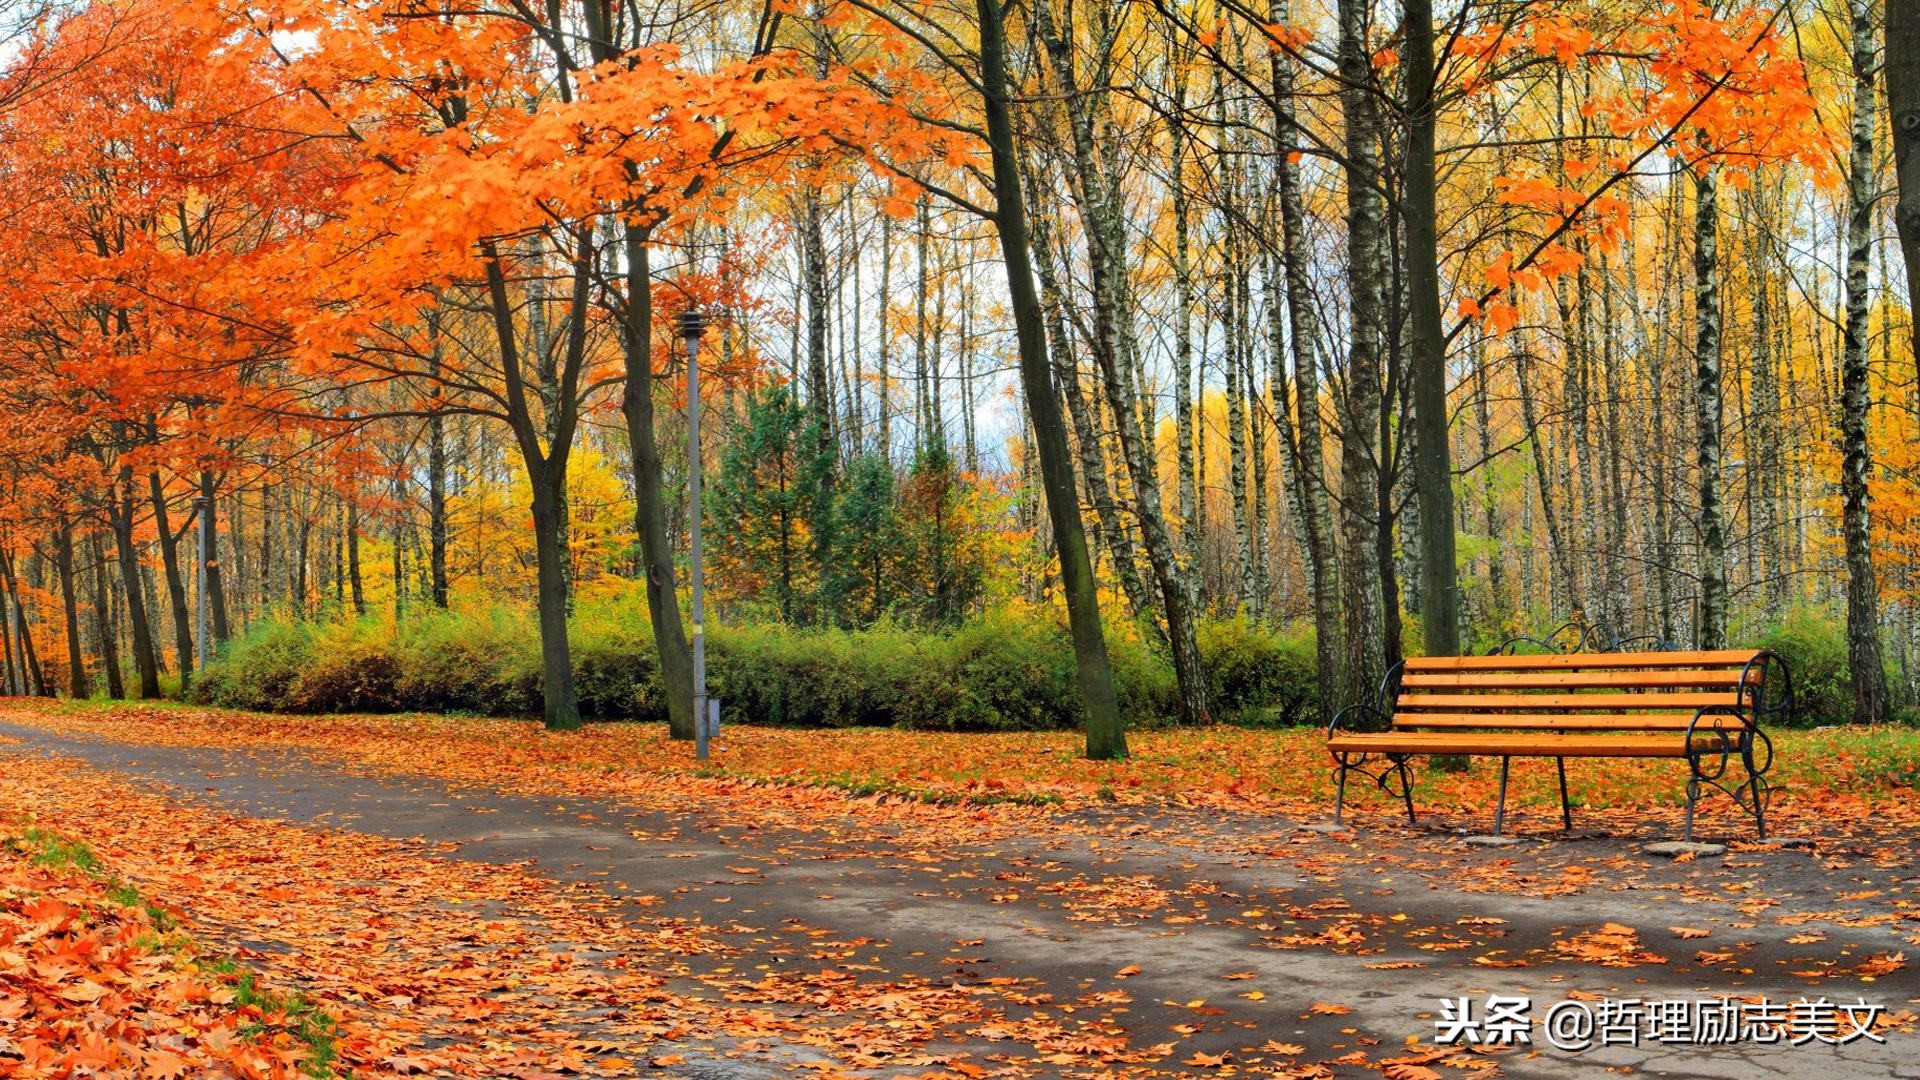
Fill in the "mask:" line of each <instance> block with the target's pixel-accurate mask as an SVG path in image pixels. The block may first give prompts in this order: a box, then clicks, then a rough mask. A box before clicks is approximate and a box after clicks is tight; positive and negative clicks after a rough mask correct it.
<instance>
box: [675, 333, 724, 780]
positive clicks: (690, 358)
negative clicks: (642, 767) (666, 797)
mask: <svg viewBox="0 0 1920 1080" xmlns="http://www.w3.org/2000/svg"><path fill="white" fill-rule="evenodd" d="M706 332H707V317H706V315H705V314H704V313H703V312H701V311H700V309H699V308H691V307H690V308H688V309H687V310H685V311H683V312H681V313H680V340H682V341H684V342H685V343H686V346H687V501H688V503H689V509H690V511H691V513H692V515H693V524H692V528H691V530H690V533H689V536H690V539H691V543H690V544H689V545H688V547H689V556H690V558H689V562H690V563H691V574H692V577H693V757H694V760H696V761H705V760H707V749H708V747H707V744H708V742H709V741H710V740H711V738H712V736H713V734H714V733H715V732H716V731H718V730H719V727H720V722H719V721H720V716H719V713H720V703H719V702H717V701H716V702H713V703H711V705H709V703H708V701H707V600H706V581H705V580H704V573H703V571H702V567H701V562H700V555H701V553H700V338H701V335H703V334H705V333H706ZM709 709H711V714H710V713H709Z"/></svg>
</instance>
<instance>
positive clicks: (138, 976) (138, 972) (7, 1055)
mask: <svg viewBox="0 0 1920 1080" xmlns="http://www.w3.org/2000/svg"><path fill="white" fill-rule="evenodd" d="M75 852H78V853H79V854H80V855H81V857H82V858H85V859H87V860H89V864H90V860H91V855H90V853H89V852H88V851H87V849H85V848H81V847H75V846H73V842H72V841H70V840H67V839H66V838H63V837H59V836H57V835H55V834H51V833H47V832H45V831H44V830H41V829H38V828H33V827H28V828H22V827H20V826H19V825H18V824H17V823H16V822H0V1076H18V1077H22V1078H25V1077H65V1076H100V1077H109V1076H140V1077H147V1078H151V1080H175V1078H178V1077H216V1078H217V1077H228V1078H231V1077H248V1078H254V1077H287V1076H294V1075H299V1074H302V1073H305V1074H308V1075H313V1074H317V1073H318V1072H319V1071H321V1070H322V1069H324V1068H325V1067H326V1065H327V1055H328V1052H330V1049H331V1048H330V1047H327V1048H326V1050H323V1051H320V1052H316V1045H315V1042H314V1041H309V1040H304V1039H301V1038H298V1037H296V1034H295V1031H296V1029H297V1028H299V1026H300V1021H299V1020H297V1019H296V1017H301V1018H306V1019H305V1023H307V1024H311V1025H314V1028H313V1030H315V1031H316V1032H317V1034H318V1039H319V1041H320V1042H321V1043H322V1044H324V1042H325V1040H326V1037H327V1032H326V1024H325V1021H324V1020H322V1019H320V1018H318V1017H311V1018H307V1017H310V1014H311V1010H310V1009H307V1008H305V1007H304V1002H302V1001H301V1000H300V999H298V998H294V997H290V996H288V995H284V994H279V993H275V992H273V991H271V990H268V989H265V988H263V987H261V986H260V985H259V984H258V982H257V977H255V976H253V975H252V974H251V973H249V972H246V971H244V970H242V969H241V968H239V967H238V966H236V965H234V964H232V963H231V962H229V961H226V960H225V959H224V958H219V957H209V956H207V955H204V954H202V952H201V951H200V950H199V948H198V946H197V944H196V942H195V941H194V940H193V939H192V938H191V937H189V936H188V935H186V934H183V933H181V932H179V931H178V930H177V929H175V926H176V920H175V917H174V916H173V915H172V914H170V913H169V912H168V911H167V910H166V909H165V908H163V907H160V906H157V905H153V904H150V903H148V902H146V901H143V900H142V899H141V898H140V897H139V894H138V892H137V891H136V890H133V889H132V888H130V887H129V886H127V885H125V884H124V883H120V882H116V881H114V880H112V879H111V878H110V877H108V876H106V875H105V874H104V873H102V872H101V871H100V869H99V868H97V867H94V868H92V869H91V870H89V869H86V868H83V867H82V866H79V865H75V863H74V862H73V861H72V859H73V854H74V853H75Z"/></svg>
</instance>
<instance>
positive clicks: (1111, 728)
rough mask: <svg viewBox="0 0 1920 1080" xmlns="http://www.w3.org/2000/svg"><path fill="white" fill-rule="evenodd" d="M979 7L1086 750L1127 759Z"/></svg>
mask: <svg viewBox="0 0 1920 1080" xmlns="http://www.w3.org/2000/svg"><path fill="white" fill-rule="evenodd" d="M976 4H977V8H978V12H979V23H980V80H981V89H982V92H981V98H982V101H983V104H984V107H985V111H986V116H987V145H988V148H989V150H990V151H991V154H992V158H993V186H994V198H995V200H996V205H995V220H994V224H995V226H996V229H997V231H998V232H999V234H1000V253H1001V258H1002V261H1003V262H1004V263H1005V264H1006V272H1007V294H1008V299H1009V301H1010V305H1011V307H1012V309H1013V320H1014V331H1015V335H1016V337H1017V338H1018V340H1019V349H1020V381H1021V385H1022V387H1023V388H1024V390H1025V391H1026V397H1027V409H1028V412H1029V414H1030V416H1031V419H1032V421H1033V431H1034V441H1035V442H1036V443H1037V444H1038V447H1039V454H1040V476H1041V483H1042V485H1043V486H1044V487H1045V489H1046V493H1047V513H1048V516H1049V518H1050V519H1051V522H1052V525H1053V534H1054V543H1055V545H1056V546H1057V547H1058V549H1059V552H1060V580H1061V585H1062V587H1063V590H1064V592H1065V593H1066V600H1067V621H1068V625H1069V628H1070V629H1071V631H1072V635H1073V651H1074V660H1075V670H1076V672H1077V675H1078V681H1079V685H1080V697H1081V703H1082V705H1083V706H1084V707H1085V709H1086V712H1087V756H1088V757H1090V758H1093V759H1095V760H1104V759H1113V758H1123V757H1125V756H1126V755H1127V737H1126V729H1125V727H1124V726H1123V723H1122V720H1121V717H1120V701H1119V698H1118V697H1117V696H1116V695H1115V694H1114V690H1113V673H1112V670H1111V669H1110V668H1109V666H1108V662H1107V646H1106V636H1105V632H1104V630H1103V629H1102V627H1101V625H1100V600H1099V593H1098V592H1097V591H1096V586H1095V584H1094V578H1093V562H1092V560H1091V559H1090V558H1089V557H1088V553H1087V539H1086V533H1085V531H1084V530H1083V529H1082V527H1081V523H1080V506H1079V502H1078V500H1077V499H1076V498H1075V494H1074V483H1073V462H1072V460H1071V459H1070V458H1069V457H1068V450H1067V431H1066V425H1065V423H1063V422H1062V418H1061V416H1060V399H1059V397H1058V396H1057V394H1056V392H1055V390H1054V387H1053V377H1052V372H1051V371H1049V370H1048V366H1047V348H1046V339H1045V329H1044V325H1043V323H1042V313H1041V307H1040V297H1039V294H1038V293H1037V292H1036V290H1035V289H1034V285H1033V272H1032V267H1031V265H1030V264H1029V262H1028V247H1027V218H1026V206H1025V203H1024V202H1023V200H1022V198H1021V191H1020V168H1019V157H1018V151H1017V150H1016V149H1015V147H1014V139H1013V118H1012V116H1011V107H1010V103H1009V100H1008V89H1007V71H1006V63H1007V61H1006V39H1005V36H1004V31H1005V27H1004V24H1003V22H1002V20H1003V19H1004V18H1005V12H1004V10H1003V9H1002V8H1001V7H1000V4H999V0H976Z"/></svg>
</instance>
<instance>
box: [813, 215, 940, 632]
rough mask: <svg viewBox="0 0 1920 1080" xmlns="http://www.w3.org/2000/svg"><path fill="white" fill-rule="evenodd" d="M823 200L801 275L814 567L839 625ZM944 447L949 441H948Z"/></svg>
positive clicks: (825, 606) (829, 613) (827, 614)
mask: <svg viewBox="0 0 1920 1080" xmlns="http://www.w3.org/2000/svg"><path fill="white" fill-rule="evenodd" d="M823 216H824V213H823V211H822V209H821V206H820V194H819V192H818V191H815V190H814V189H813V188H811V187H809V188H808V189H807V193H806V196H805V204H804V213H803V214H802V220H801V231H800V238H801V245H800V252H801V257H800V270H801V277H802V278H803V280H804V281H805V284H806V294H807V405H808V409H809V411H810V412H811V414H812V422H811V424H810V425H809V430H810V437H811V441H812V446H811V450H812V452H813V454H814V455H815V457H814V460H813V461H812V462H811V463H809V465H808V466H806V467H810V468H812V469H815V470H817V475H816V476H815V481H814V482H815V488H814V493H813V507H812V513H811V516H810V520H809V521H808V525H809V527H810V528H811V529H812V531H813V557H814V564H815V565H816V566H818V567H820V571H821V573H820V580H821V593H822V595H821V597H820V599H821V600H822V601H823V603H822V604H821V606H820V610H819V615H820V617H821V618H822V619H823V620H825V621H827V622H829V623H831V622H833V621H834V619H835V617H836V614H835V609H836V607H837V604H836V602H835V599H834V598H833V597H831V596H829V595H827V593H828V591H829V590H830V588H831V587H830V586H829V585H828V582H829V581H830V580H831V578H832V576H833V575H832V574H830V573H828V569H829V568H830V567H832V565H833V548H834V537H833V483H834V472H835V470H836V466H837V462H836V455H835V453H834V445H835V443H834V422H833V413H834V408H833V383H832V380H831V377H830V375H829V374H828V371H827V322H828V320H829V319H830V318H831V312H830V311H829V310H828V297H827V242H826V236H825V233H824V232H823V226H822V221H821V219H822V217H823ZM943 441H944V440H943Z"/></svg>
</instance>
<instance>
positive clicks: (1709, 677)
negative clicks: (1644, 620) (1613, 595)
mask: <svg viewBox="0 0 1920 1080" xmlns="http://www.w3.org/2000/svg"><path fill="white" fill-rule="evenodd" d="M1400 685H1401V687H1402V688H1403V689H1407V690H1424V689H1429V688H1439V687H1449V688H1451V687H1459V688H1462V689H1473V690H1555V689H1567V690H1577V689H1583V688H1604V687H1620V688H1626V687H1650V688H1655V687H1657V688H1662V689H1665V688H1670V687H1686V686H1738V685H1740V672H1739V671H1738V670H1737V669H1734V668H1726V669H1724V670H1717V671H1716V670H1703V669H1698V668H1696V669H1693V670H1689V671H1466V672H1436V673H1431V674H1409V675H1404V676H1402V677H1401V680H1400Z"/></svg>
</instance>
